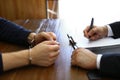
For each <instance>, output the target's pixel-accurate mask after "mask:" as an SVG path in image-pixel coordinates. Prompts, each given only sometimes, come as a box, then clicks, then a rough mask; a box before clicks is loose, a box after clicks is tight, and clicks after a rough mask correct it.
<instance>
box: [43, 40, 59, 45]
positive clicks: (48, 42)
mask: <svg viewBox="0 0 120 80" xmlns="http://www.w3.org/2000/svg"><path fill="white" fill-rule="evenodd" d="M43 43H44V44H47V45H60V44H59V42H57V41H44V42H43Z"/></svg>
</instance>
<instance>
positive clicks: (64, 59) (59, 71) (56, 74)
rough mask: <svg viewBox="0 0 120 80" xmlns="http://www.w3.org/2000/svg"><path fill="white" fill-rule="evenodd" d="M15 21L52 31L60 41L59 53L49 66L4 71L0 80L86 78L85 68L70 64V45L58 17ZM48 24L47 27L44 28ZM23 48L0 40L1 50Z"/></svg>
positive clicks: (72, 79)
mask: <svg viewBox="0 0 120 80" xmlns="http://www.w3.org/2000/svg"><path fill="white" fill-rule="evenodd" d="M15 23H17V24H19V25H22V26H24V27H25V28H27V29H29V30H32V31H35V32H36V29H38V27H39V26H40V27H41V30H40V32H41V31H52V32H55V34H56V35H57V41H59V42H60V55H59V56H58V58H57V60H56V62H55V64H53V65H52V66H50V67H40V66H26V67H21V68H17V69H12V70H10V71H7V72H4V73H3V74H2V75H0V80H88V77H87V70H85V69H82V68H80V67H73V66H71V53H72V51H73V49H72V47H71V46H70V45H69V41H68V38H67V35H66V32H65V27H64V26H63V24H62V22H61V21H60V20H59V19H42V20H16V21H15ZM46 26H48V27H47V28H45V27H46ZM22 49H25V47H23V46H18V45H13V44H10V43H5V42H1V43H0V51H1V52H11V51H17V50H22Z"/></svg>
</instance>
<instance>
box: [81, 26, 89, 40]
mask: <svg viewBox="0 0 120 80" xmlns="http://www.w3.org/2000/svg"><path fill="white" fill-rule="evenodd" d="M89 29H90V27H89V26H88V27H86V29H85V30H84V31H83V33H84V36H85V37H87V38H89V35H88V32H89Z"/></svg>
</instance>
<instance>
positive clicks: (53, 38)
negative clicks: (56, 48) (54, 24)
mask: <svg viewBox="0 0 120 80" xmlns="http://www.w3.org/2000/svg"><path fill="white" fill-rule="evenodd" d="M47 33H48V34H49V35H50V36H51V37H52V40H56V35H55V34H54V33H53V32H47Z"/></svg>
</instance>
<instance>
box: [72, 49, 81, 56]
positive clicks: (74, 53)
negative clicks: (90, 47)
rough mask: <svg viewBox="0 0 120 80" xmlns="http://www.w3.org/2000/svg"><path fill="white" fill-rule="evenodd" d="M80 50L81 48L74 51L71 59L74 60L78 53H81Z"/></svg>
mask: <svg viewBox="0 0 120 80" xmlns="http://www.w3.org/2000/svg"><path fill="white" fill-rule="evenodd" d="M79 49H80V48H78V49H76V50H74V51H73V53H72V55H71V58H74V57H75V56H76V55H77V53H79V51H80V50H79Z"/></svg>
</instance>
